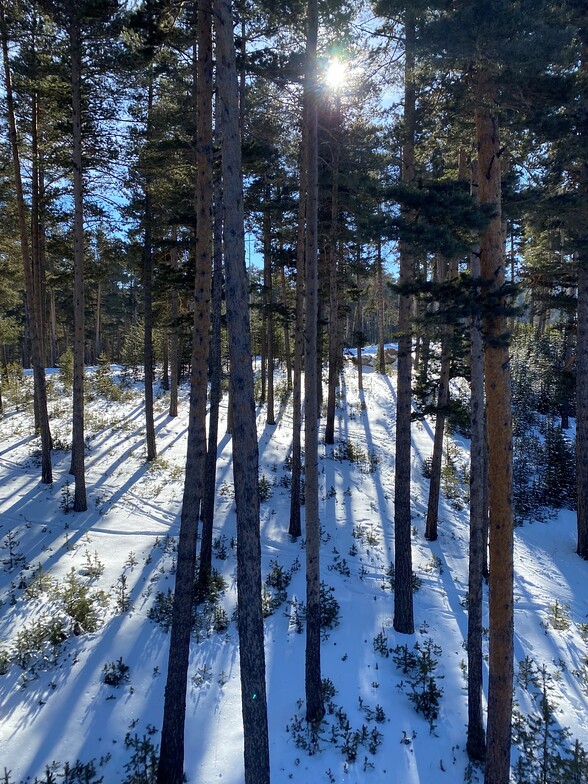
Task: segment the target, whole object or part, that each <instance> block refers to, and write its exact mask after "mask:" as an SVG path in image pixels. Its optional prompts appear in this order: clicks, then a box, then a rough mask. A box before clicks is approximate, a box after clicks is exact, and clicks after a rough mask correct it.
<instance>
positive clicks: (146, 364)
mask: <svg viewBox="0 0 588 784" xmlns="http://www.w3.org/2000/svg"><path fill="white" fill-rule="evenodd" d="M152 113H153V75H152V74H149V87H148V94H147V144H149V141H150V137H151V115H152ZM152 224H153V210H152V207H151V175H150V174H148V175H147V176H146V177H145V236H144V246H143V297H144V312H143V318H144V354H143V369H144V372H145V446H146V448H147V461H148V462H151V461H152V460H155V458H156V456H157V445H156V443H155V422H154V419H153V238H152V231H153V226H152Z"/></svg>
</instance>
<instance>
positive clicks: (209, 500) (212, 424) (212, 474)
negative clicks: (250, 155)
mask: <svg viewBox="0 0 588 784" xmlns="http://www.w3.org/2000/svg"><path fill="white" fill-rule="evenodd" d="M215 110H216V129H217V137H218V136H219V134H218V128H219V118H218V112H219V102H218V101H217V102H216V107H215ZM222 210H223V197H222V179H221V173H220V171H216V172H215V174H214V219H213V220H214V229H213V231H214V239H213V268H212V311H211V312H212V331H211V336H210V360H209V365H210V370H209V372H210V398H209V412H208V447H207V452H206V470H205V473H204V497H203V499H202V541H201V542H200V565H199V572H198V585H199V590H198V595H199V596H204V595H205V594H206V588H207V586H208V583H209V580H210V574H211V572H212V534H213V524H214V501H215V497H216V459H217V446H218V420H219V412H220V402H221V397H222V390H221V381H222V352H221V337H222V323H221V322H222V293H223V292H222V289H223V220H222Z"/></svg>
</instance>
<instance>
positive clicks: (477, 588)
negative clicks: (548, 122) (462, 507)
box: [467, 162, 488, 762]
mask: <svg viewBox="0 0 588 784" xmlns="http://www.w3.org/2000/svg"><path fill="white" fill-rule="evenodd" d="M472 175H473V177H472V192H473V194H474V195H475V198H476V201H477V195H478V166H477V162H475V163H474V166H473V172H472ZM470 273H471V277H472V280H473V281H477V280H479V278H480V274H481V273H480V249H479V247H475V248H473V250H472V253H471V256H470ZM473 295H474V300H475V302H478V301H479V300H480V297H481V290H480V286H479V285H477V286H476V287H475V288H474V290H473ZM470 375H471V406H470V421H471V431H472V432H471V447H470V542H469V566H468V637H467V651H468V737H467V752H468V755H469V757H470V759H472V760H477V761H479V762H481V761H482V760H484V757H485V755H486V737H485V732H484V714H483V704H482V697H483V693H482V668H483V656H482V598H483V593H482V586H483V574H484V562H485V557H484V556H485V552H486V531H487V526H486V525H485V521H487V519H488V510H487V508H486V505H485V500H486V493H485V490H484V488H485V486H486V477H485V463H486V460H485V452H486V428H485V414H484V344H483V339H482V322H481V317H480V314H478V313H476V312H474V313H473V315H472V318H471V325H470Z"/></svg>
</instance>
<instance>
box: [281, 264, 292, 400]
mask: <svg viewBox="0 0 588 784" xmlns="http://www.w3.org/2000/svg"><path fill="white" fill-rule="evenodd" d="M280 284H281V287H282V308H283V309H284V316H283V319H284V356H285V358H286V385H287V388H288V389H292V350H291V348H290V317H289V314H288V312H287V311H288V286H287V285H286V269H285V266H284V264H281V265H280Z"/></svg>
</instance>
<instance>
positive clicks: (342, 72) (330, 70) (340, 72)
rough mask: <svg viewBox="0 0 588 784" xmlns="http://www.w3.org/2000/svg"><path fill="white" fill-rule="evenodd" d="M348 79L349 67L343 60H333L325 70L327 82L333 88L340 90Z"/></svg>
mask: <svg viewBox="0 0 588 784" xmlns="http://www.w3.org/2000/svg"><path fill="white" fill-rule="evenodd" d="M347 79H348V67H347V64H346V63H344V62H343V61H342V60H336V59H334V60H331V61H330V62H329V64H328V65H327V69H326V71H325V82H326V84H327V85H328V86H329V87H330V88H331V89H332V90H339V89H340V88H341V87H342V86H343V85H344V84H345V82H346V81H347Z"/></svg>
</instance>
